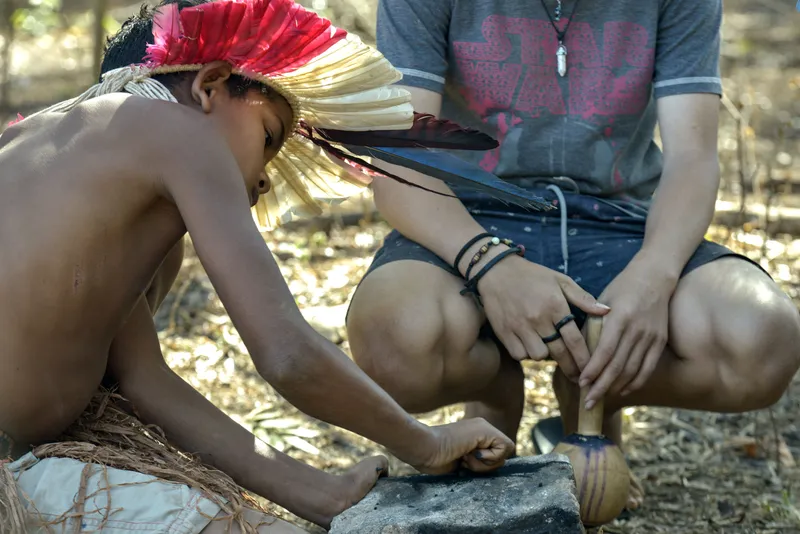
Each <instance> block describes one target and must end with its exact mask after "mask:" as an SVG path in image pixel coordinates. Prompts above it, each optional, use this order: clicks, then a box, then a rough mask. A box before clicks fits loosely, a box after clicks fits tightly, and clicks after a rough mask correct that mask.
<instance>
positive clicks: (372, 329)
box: [347, 265, 479, 412]
mask: <svg viewBox="0 0 800 534" xmlns="http://www.w3.org/2000/svg"><path fill="white" fill-rule="evenodd" d="M393 267H394V266H393V265H388V266H384V267H382V268H381V269H380V270H376V271H375V272H373V273H372V274H370V276H369V277H368V278H367V279H365V280H364V282H363V283H362V284H361V287H359V289H358V291H357V292H356V294H355V296H354V297H353V302H352V305H351V308H350V313H349V317H348V320H347V332H348V338H349V341H350V349H351V352H352V355H353V360H354V361H355V362H356V363H357V364H358V366H359V367H360V368H361V369H362V370H363V371H364V372H365V373H367V375H369V376H370V377H371V378H372V379H373V380H375V382H377V383H378V384H379V385H380V386H381V387H383V388H384V389H385V390H386V391H387V392H388V393H389V394H390V395H392V397H393V398H395V400H396V401H397V402H398V403H400V404H401V405H402V406H403V407H404V408H405V409H407V410H410V411H414V412H417V411H427V410H429V409H430V407H431V406H430V402H431V399H434V398H435V397H438V396H439V393H440V392H441V390H442V388H443V384H444V382H445V376H444V373H445V359H446V357H447V355H448V354H451V353H464V354H466V353H467V352H468V351H469V348H470V346H471V345H474V343H475V340H476V339H477V330H478V328H479V322H478V320H477V319H476V317H473V316H477V311H475V310H469V308H468V307H467V306H466V305H465V303H452V302H450V303H448V301H449V300H452V299H453V298H454V297H453V295H450V296H449V297H448V293H447V291H446V290H443V288H442V286H441V285H439V284H431V283H430V278H428V279H427V281H425V280H426V278H425V277H417V276H413V275H410V274H409V273H408V272H406V273H405V274H402V273H400V272H398V271H397V270H395V269H391V268H393ZM410 267H411V268H412V270H413V268H414V267H419V266H416V265H414V266H410ZM422 267H425V268H428V269H434V267H432V266H429V265H424V266H422ZM391 270H394V271H395V272H390V271H391ZM427 274H429V275H430V274H432V275H437V274H440V273H436V272H434V273H430V272H429V273H427ZM446 275H447V273H444V272H442V273H441V276H442V277H446ZM423 281H424V282H423ZM446 285H447V284H446ZM454 296H455V298H460V295H458V292H457V291H455V292H454ZM459 304H461V305H459ZM458 325H460V326H461V327H462V328H457V326H458ZM454 327H456V330H458V332H453V330H454ZM470 330H474V331H475V333H474V335H469V334H468V331H470ZM454 338H456V340H454Z"/></svg>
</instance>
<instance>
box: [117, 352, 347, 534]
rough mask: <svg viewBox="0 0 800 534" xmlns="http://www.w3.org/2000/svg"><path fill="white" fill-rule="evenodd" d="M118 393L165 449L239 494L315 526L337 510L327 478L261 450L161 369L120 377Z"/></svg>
mask: <svg viewBox="0 0 800 534" xmlns="http://www.w3.org/2000/svg"><path fill="white" fill-rule="evenodd" d="M120 391H121V393H122V394H123V395H125V396H126V398H127V399H128V400H130V401H131V403H132V404H133V405H134V406H135V407H136V410H137V412H138V413H139V414H140V416H141V417H142V420H143V421H144V422H145V423H147V424H155V425H157V426H159V427H160V428H161V429H162V430H163V431H164V433H165V434H166V436H167V439H168V440H169V441H170V443H172V444H174V445H176V446H177V447H178V448H180V449H182V450H184V451H186V452H189V453H191V454H196V455H197V456H199V458H200V459H201V460H202V461H203V462H205V463H206V464H208V465H211V466H213V467H215V468H217V469H219V470H220V471H222V472H224V473H226V474H227V475H229V476H230V477H231V478H232V479H233V480H234V481H235V482H236V483H237V484H239V485H240V486H242V487H243V488H245V489H247V490H249V491H252V492H253V493H255V494H258V495H260V496H262V497H265V498H267V499H269V500H270V501H272V502H274V503H276V504H278V505H279V506H282V507H284V508H286V509H287V510H289V511H290V512H292V513H294V514H296V515H298V516H299V517H302V518H304V519H307V520H309V521H313V522H315V523H318V524H320V523H322V524H324V523H325V521H329V520H330V519H331V517H329V516H330V515H331V513H333V512H334V511H336V510H338V509H340V508H341V506H340V503H337V502H336V498H337V497H339V495H335V494H334V493H336V492H335V491H333V488H334V486H335V484H334V483H333V481H334V477H333V475H329V474H327V473H325V472H323V471H319V470H317V469H314V468H313V467H310V466H308V465H306V464H303V463H301V462H298V461H296V460H294V459H292V458H291V457H289V456H287V455H286V454H283V453H281V452H279V451H277V450H275V449H273V448H271V447H269V446H268V445H266V444H264V443H263V442H261V441H260V440H258V439H257V438H256V437H255V436H253V435H252V434H251V433H250V432H248V431H247V430H246V429H245V428H243V427H242V426H240V425H239V424H237V423H236V422H235V421H233V420H232V419H231V418H229V417H228V416H227V415H225V414H224V413H223V412H222V411H220V410H219V409H218V408H217V407H216V406H214V405H213V404H212V403H211V402H209V401H208V400H207V399H206V398H205V397H204V396H203V395H201V394H200V393H198V392H197V391H195V390H194V389H193V388H192V387H191V386H190V385H189V384H187V383H186V382H184V381H183V380H182V379H181V378H180V377H179V376H177V375H176V374H175V373H174V372H172V371H171V370H170V369H169V368H168V367H167V366H166V364H164V365H163V366H159V367H157V368H155V369H153V368H151V369H149V371H148V373H147V376H139V377H136V376H130V377H125V378H124V379H123V380H121V381H120ZM170 407H172V409H169V408H170Z"/></svg>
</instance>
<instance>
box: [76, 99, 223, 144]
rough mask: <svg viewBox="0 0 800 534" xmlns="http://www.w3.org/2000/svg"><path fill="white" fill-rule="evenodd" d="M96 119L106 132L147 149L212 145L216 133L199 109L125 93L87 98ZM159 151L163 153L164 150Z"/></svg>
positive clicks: (215, 139)
mask: <svg viewBox="0 0 800 534" xmlns="http://www.w3.org/2000/svg"><path fill="white" fill-rule="evenodd" d="M90 102H92V103H93V105H94V106H95V107H96V113H97V115H98V117H97V119H98V122H99V123H100V124H102V125H104V126H105V129H106V130H107V131H108V133H111V134H114V135H118V136H120V140H130V141H131V144H132V145H140V146H143V147H146V148H151V147H152V146H155V147H156V148H157V147H163V148H168V147H177V146H180V145H185V144H187V143H188V144H192V143H200V144H201V145H204V144H215V143H217V142H219V138H218V136H215V135H213V132H211V133H210V132H209V127H208V126H209V125H208V121H205V120H204V117H203V114H202V112H200V111H197V110H194V109H192V108H190V107H188V106H185V105H183V104H177V103H175V102H166V101H163V100H152V99H148V98H142V97H138V96H133V95H128V94H122V93H118V94H114V95H107V96H104V97H100V98H97V99H94V100H93V101H90ZM163 148H162V150H158V152H166V151H165V150H163Z"/></svg>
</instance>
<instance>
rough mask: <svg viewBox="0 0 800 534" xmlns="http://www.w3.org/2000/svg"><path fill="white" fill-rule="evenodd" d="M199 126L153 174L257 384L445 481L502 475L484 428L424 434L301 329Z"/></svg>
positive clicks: (220, 156) (497, 444)
mask: <svg viewBox="0 0 800 534" xmlns="http://www.w3.org/2000/svg"><path fill="white" fill-rule="evenodd" d="M174 124H175V123H174V122H173V125H174ZM184 126H186V125H184ZM203 126H204V127H200V128H198V127H197V125H196V124H192V125H190V127H184V128H182V132H183V136H184V138H183V139H182V140H181V142H180V143H174V142H173V143H170V144H171V147H170V148H171V149H172V150H173V151H172V152H170V153H169V155H168V156H166V155H165V156H164V158H163V160H162V161H161V162H159V163H158V165H159V169H160V171H161V176H162V177H163V182H164V186H165V190H166V193H165V194H167V195H168V196H170V197H171V199H172V201H173V202H175V204H176V205H177V207H178V209H179V210H180V212H181V215H182V217H183V220H184V222H185V224H186V227H187V229H188V231H189V235H190V236H191V237H192V241H193V244H194V247H195V250H196V251H197V255H198V257H199V258H200V261H201V263H202V264H203V266H204V267H205V269H206V272H207V273H208V275H209V277H210V279H211V282H212V284H213V285H214V287H215V289H216V290H217V293H218V294H219V296H220V298H221V300H222V302H223V304H224V306H225V308H226V310H227V311H228V313H229V314H230V317H231V319H232V321H233V324H234V325H235V326H236V329H237V330H238V332H239V334H240V335H241V337H242V340H243V341H244V343H245V345H246V346H247V348H248V350H249V352H250V355H251V357H252V358H253V362H254V363H255V365H256V368H257V370H258V372H259V374H260V375H261V376H262V377H264V378H265V379H266V380H267V381H268V382H269V383H270V384H271V385H272V386H273V387H274V388H275V390H276V391H278V392H279V393H280V394H281V395H282V396H283V397H284V398H286V399H287V400H288V401H289V402H291V403H292V404H293V405H294V406H296V407H297V408H298V409H300V410H302V411H303V412H305V413H307V414H309V415H311V416H313V417H316V418H318V419H321V420H324V421H326V422H329V423H331V424H334V425H337V426H340V427H343V428H346V429H348V430H351V431H353V432H355V433H357V434H360V435H362V436H364V437H366V438H368V439H370V440H373V441H375V442H377V443H380V444H382V445H384V446H386V447H387V448H388V449H389V450H390V451H391V452H392V453H393V454H394V455H395V456H397V457H398V458H400V459H401V460H403V461H404V462H407V463H409V464H411V465H412V466H414V467H416V468H417V469H419V470H421V471H424V472H440V471H450V470H451V469H453V468H455V466H456V465H457V464H458V462H460V460H461V458H462V457H464V456H469V458H468V463H469V464H470V468H471V469H473V470H482V471H485V470H491V469H495V468H497V467H499V466H500V465H502V464H503V461H504V460H505V458H507V457H508V456H509V454H511V452H512V451H513V443H512V442H511V441H510V440H508V438H506V437H505V436H504V435H503V434H502V433H501V432H499V431H498V430H496V429H495V428H493V427H491V426H490V425H488V423H486V422H485V421H482V420H470V421H462V422H459V423H456V424H453V425H445V426H441V427H434V428H431V427H427V426H425V425H423V424H422V423H420V422H419V421H417V420H416V419H415V418H414V417H412V416H411V415H409V414H408V413H407V412H406V411H405V410H403V409H402V408H401V407H400V406H399V405H398V404H397V403H396V402H395V401H394V399H392V398H391V397H390V396H389V395H388V394H387V393H386V392H385V391H384V390H383V389H381V388H380V387H379V386H378V385H377V384H376V383H375V382H373V381H372V380H371V379H370V378H369V377H368V376H367V375H366V374H365V373H364V372H363V371H361V369H359V368H358V367H357V366H356V365H355V363H353V362H352V360H350V359H349V358H348V357H347V356H346V355H345V354H344V353H343V352H341V350H339V348H338V347H336V345H334V344H333V343H331V342H330V341H328V340H327V339H325V338H324V337H323V336H321V335H320V334H318V333H317V332H316V331H315V330H314V329H313V328H312V327H311V326H310V325H309V324H308V323H307V322H306V321H305V319H304V318H303V316H302V314H301V313H300V310H299V309H298V307H297V304H296V303H295V300H294V297H293V296H292V294H291V293H290V291H289V288H288V286H287V285H286V282H285V280H284V279H283V276H282V274H281V272H280V269H279V268H278V265H277V264H276V262H275V259H274V258H273V256H272V254H271V253H270V251H269V248H268V247H267V245H266V243H265V241H264V238H263V237H262V236H261V234H260V233H259V232H258V229H257V228H256V225H255V223H254V221H253V218H252V215H251V211H250V203H249V199H248V194H247V191H246V188H245V186H244V182H243V180H242V177H241V174H240V172H239V169H238V166H237V164H236V161H235V160H234V158H233V156H232V155H231V152H230V150H229V149H228V148H227V146H226V144H225V141H224V140H223V139H221V138H220V137H218V136H216V135H215V134H214V133H213V132H211V131H210V128H211V126H210V125H209V124H208V123H204V124H203ZM167 127H168V128H169V126H167ZM169 135H170V136H177V135H178V134H177V132H174V131H173V132H170V133H169ZM173 138H175V137H173ZM476 450H480V452H481V454H480V457H481V459H480V460H475V459H474V456H472V453H473V452H474V451H476Z"/></svg>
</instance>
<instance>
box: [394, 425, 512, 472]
mask: <svg viewBox="0 0 800 534" xmlns="http://www.w3.org/2000/svg"><path fill="white" fill-rule="evenodd" d="M431 431H432V437H433V440H432V442H431V444H430V445H429V446H430V447H431V448H430V449H429V450H428V451H425V452H424V453H423V455H422V456H421V459H420V460H417V461H413V460H412V461H410V462H409V463H410V464H411V465H412V466H413V467H414V468H415V469H417V470H418V471H420V472H421V473H425V474H429V475H441V474H445V473H452V472H453V471H455V470H456V469H458V467H465V468H467V469H469V470H471V471H475V472H478V473H483V472H487V471H493V470H495V469H497V468H499V467H502V466H503V464H504V463H505V460H506V458H508V457H509V456H511V455H512V454H513V453H514V450H515V447H514V442H512V441H511V440H510V439H508V437H506V435H505V434H503V433H502V432H500V431H499V430H497V429H496V428H494V427H493V426H492V425H490V424H489V423H487V422H486V421H485V420H483V419H481V418H475V419H465V420H463V421H458V422H457V423H451V424H448V425H442V426H436V427H432V428H431Z"/></svg>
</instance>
